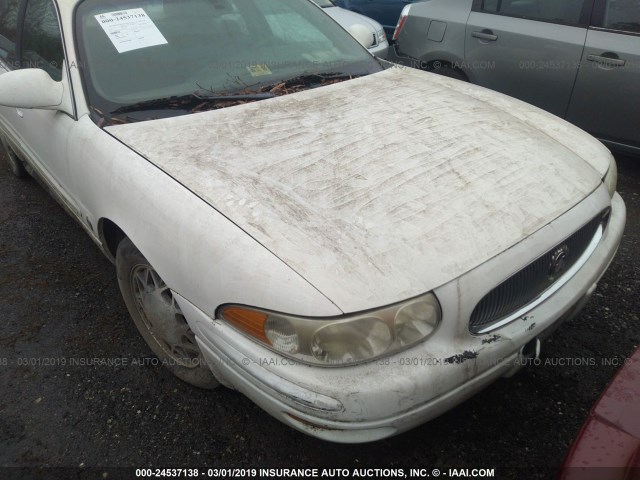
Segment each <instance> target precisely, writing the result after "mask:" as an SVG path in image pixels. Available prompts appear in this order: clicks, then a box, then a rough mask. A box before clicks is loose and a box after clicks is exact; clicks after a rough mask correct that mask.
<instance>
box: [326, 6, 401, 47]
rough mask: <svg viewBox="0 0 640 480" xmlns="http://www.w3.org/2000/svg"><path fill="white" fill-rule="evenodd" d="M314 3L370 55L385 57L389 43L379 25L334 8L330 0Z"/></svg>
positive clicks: (361, 16)
mask: <svg viewBox="0 0 640 480" xmlns="http://www.w3.org/2000/svg"><path fill="white" fill-rule="evenodd" d="M314 2H315V3H317V4H318V6H320V7H322V8H323V9H324V11H325V12H327V13H328V14H329V15H330V16H331V18H333V19H334V20H335V21H336V22H338V23H339V24H340V25H342V27H343V28H345V29H346V30H347V31H348V32H349V33H351V34H352V35H353V36H354V37H355V38H356V39H357V40H358V41H359V42H360V43H362V44H363V45H365V46H366V47H367V48H368V49H369V51H370V52H371V53H373V54H374V55H376V56H377V57H380V58H386V57H387V53H388V50H389V42H388V40H387V36H386V34H385V31H384V28H383V27H382V25H381V24H380V23H378V22H376V21H375V20H374V19H373V18H369V17H365V16H364V15H361V14H359V13H356V12H352V11H351V10H347V9H346V8H341V7H336V6H335V5H334V4H333V2H332V1H331V0H314Z"/></svg>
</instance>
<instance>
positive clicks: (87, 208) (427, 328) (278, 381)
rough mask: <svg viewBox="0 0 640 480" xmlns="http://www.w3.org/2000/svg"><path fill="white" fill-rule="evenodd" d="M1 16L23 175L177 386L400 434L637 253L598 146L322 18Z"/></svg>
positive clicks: (499, 364)
mask: <svg viewBox="0 0 640 480" xmlns="http://www.w3.org/2000/svg"><path fill="white" fill-rule="evenodd" d="M0 8H2V9H3V11H2V15H1V17H0V18H1V20H0V30H1V31H0V42H1V45H0V47H1V48H0V56H1V57H2V62H1V67H0V72H1V74H0V105H2V107H0V126H1V130H2V136H3V143H4V146H5V148H6V151H7V153H8V158H9V161H10V163H11V167H12V169H13V171H14V172H15V173H16V174H17V175H25V174H27V173H28V174H31V175H32V176H34V177H36V178H38V179H39V180H40V181H41V182H42V184H43V185H44V186H46V187H47V188H48V189H49V190H50V191H51V193H52V194H53V195H54V196H55V197H56V198H57V199H58V200H59V201H60V203H61V204H62V205H63V206H64V207H65V208H66V209H67V210H68V211H69V213H70V214H71V215H72V216H73V217H74V218H76V219H77V220H78V222H79V223H80V224H81V225H82V226H83V228H84V229H85V230H86V231H87V233H88V234H89V235H90V236H91V238H93V240H94V241H95V242H96V243H97V244H98V245H99V246H100V248H101V249H102V250H103V251H104V253H105V254H106V255H107V256H108V257H109V258H110V259H111V260H113V262H114V263H115V267H116V271H117V277H118V282H119V285H120V289H121V291H122V295H123V298H124V301H125V303H126V305H127V307H128V309H129V312H130V313H131V316H132V318H133V321H134V322H135V324H136V326H137V327H138V329H139V330H140V333H141V334H142V336H143V337H144V339H145V340H146V342H147V343H148V344H149V347H150V348H151V350H152V351H153V352H154V353H155V354H156V355H157V356H158V357H159V358H160V359H162V360H163V363H164V364H166V365H167V367H168V368H169V369H170V370H171V371H172V372H173V373H175V375H176V376H178V377H179V378H181V379H182V380H184V381H187V382H189V383H192V384H194V385H197V386H200V387H207V388H211V387H215V386H217V385H218V384H222V385H225V386H228V387H230V388H235V389H237V390H239V391H240V392H242V393H243V394H245V395H247V396H248V397H249V398H251V399H252V400H253V401H255V402H256V403H257V404H258V405H260V406H261V407H262V408H264V409H265V410H266V411H267V412H269V413H270V414H271V415H273V416H274V417H276V418H278V419H279V420H281V421H283V422H285V423H286V424H288V425H291V426H292V427H294V428H297V429H298V430H301V431H303V432H306V433H308V434H310V435H314V436H316V437H320V438H324V439H328V440H333V441H338V442H364V441H371V440H376V439H381V438H384V437H388V436H391V435H394V434H397V433H399V432H402V431H405V430H407V429H409V428H411V427H414V426H416V425H419V424H421V423H423V422H425V421H427V420H429V419H431V418H433V417H435V416H437V415H439V414H441V413H442V412H444V411H445V410H447V409H450V408H452V407H453V406H454V405H456V404H458V403H460V402H462V401H463V400H465V399H466V398H468V397H470V396H471V395H472V394H474V393H475V392H477V391H478V390H480V389H481V388H483V387H485V386H486V385H488V384H489V383H490V382H492V381H494V380H495V379H497V378H499V377H501V376H505V375H510V374H512V373H513V372H514V371H515V370H517V369H518V368H519V366H521V365H522V364H524V363H526V362H525V361H524V360H527V359H530V358H532V357H535V356H537V355H539V353H540V343H541V339H543V338H544V337H545V336H547V335H549V334H550V332H551V331H552V330H553V329H554V328H555V327H556V326H557V325H558V324H559V323H560V322H561V321H563V320H565V319H567V318H569V317H571V316H573V315H575V314H576V312H578V311H579V310H580V308H581V307H582V306H583V305H584V304H585V302H586V300H587V299H588V298H589V296H590V294H591V293H592V292H593V291H594V289H595V288H596V284H597V282H598V280H599V278H600V277H601V276H602V274H603V273H604V271H605V270H606V268H607V266H608V265H609V263H610V262H611V260H612V258H613V256H614V254H615V251H616V248H617V247H618V244H619V242H620V239H621V237H622V232H623V229H624V223H625V207H624V203H623V201H622V199H621V198H620V196H619V195H618V194H617V193H616V165H615V163H614V160H613V158H612V156H611V154H610V153H609V151H608V150H607V149H606V148H605V147H603V146H602V145H601V144H600V143H599V142H598V141H596V140H594V139H593V138H592V137H590V136H589V135H587V134H586V133H584V132H583V131H581V130H579V129H578V128H576V127H573V126H572V125H570V124H568V123H566V122H564V121H562V120H560V119H558V118H556V117H554V116H552V115H551V114H548V113H545V112H544V111H542V110H539V109H537V108H535V107H532V106H530V105H527V104H525V103H523V102H520V101H517V100H514V99H512V98H509V97H507V96H504V95H501V94H498V93H495V92H491V91H489V90H486V89H483V88H480V87H477V86H474V85H469V84H466V83H463V82H459V81H456V80H452V79H448V78H444V77H440V76H437V75H433V74H430V73H427V72H422V71H417V70H412V69H403V68H399V67H391V66H390V64H386V63H384V62H383V61H381V60H379V59H376V58H375V57H373V56H372V55H371V54H370V53H369V52H368V51H367V50H366V49H365V48H364V47H362V46H361V45H360V44H359V43H357V42H356V41H355V40H354V38H353V37H351V36H350V35H349V34H348V33H347V32H346V31H345V30H343V29H342V28H341V27H339V26H338V25H337V24H336V23H335V22H334V21H333V20H332V19H331V18H330V17H329V16H328V15H326V14H325V13H324V12H323V11H322V9H321V8H319V7H318V6H317V5H315V4H314V3H312V2H311V1H307V0H304V1H301V0H279V1H277V2H275V1H272V0H20V1H19V0H2V1H0ZM292 32H298V33H292ZM302 32H304V34H303V33H302ZM87 321H90V319H87Z"/></svg>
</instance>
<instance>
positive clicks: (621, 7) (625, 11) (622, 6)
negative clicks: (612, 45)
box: [603, 0, 640, 32]
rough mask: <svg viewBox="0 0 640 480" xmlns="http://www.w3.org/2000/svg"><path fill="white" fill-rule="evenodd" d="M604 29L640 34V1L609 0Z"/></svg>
mask: <svg viewBox="0 0 640 480" xmlns="http://www.w3.org/2000/svg"><path fill="white" fill-rule="evenodd" d="M603 27H604V28H610V29H611V30H621V31H625V32H640V0H607V6H606V9H605V14H604V22H603Z"/></svg>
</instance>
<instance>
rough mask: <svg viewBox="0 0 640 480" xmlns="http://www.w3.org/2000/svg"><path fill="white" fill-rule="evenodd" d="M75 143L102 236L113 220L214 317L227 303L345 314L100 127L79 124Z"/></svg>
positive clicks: (76, 184)
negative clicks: (103, 227) (103, 224)
mask: <svg viewBox="0 0 640 480" xmlns="http://www.w3.org/2000/svg"><path fill="white" fill-rule="evenodd" d="M79 122H81V123H82V126H83V128H81V129H79V131H80V132H81V134H80V135H77V136H76V137H74V138H72V139H71V140H70V145H69V149H70V152H71V154H70V171H71V175H72V184H73V188H74V190H75V191H76V192H77V194H78V197H79V198H80V199H81V200H82V203H83V205H84V208H85V209H86V211H87V212H88V214H87V218H86V220H87V222H89V223H90V224H91V228H92V230H93V231H95V232H96V233H97V232H98V230H99V229H98V224H99V222H100V221H101V220H104V219H109V220H111V221H112V222H114V223H115V224H116V225H118V226H119V227H120V229H121V230H123V232H124V233H125V234H126V235H127V236H128V237H129V238H130V239H131V240H132V241H133V243H134V244H135V245H136V246H137V247H138V249H139V250H140V251H141V252H142V253H143V255H145V257H146V258H147V260H149V262H150V263H151V264H152V265H153V266H154V268H155V269H156V270H157V271H158V273H159V274H160V276H162V277H163V279H164V280H165V281H166V283H167V285H169V287H171V288H172V289H173V290H175V291H176V292H178V293H179V294H180V295H182V296H183V297H184V298H186V299H188V300H189V301H190V302H192V303H193V304H194V305H196V306H197V307H198V308H200V309H201V310H202V311H204V312H206V313H207V314H209V315H212V316H213V314H214V311H215V309H216V308H217V307H218V306H219V305H220V304H223V303H241V304H248V305H255V306H259V307H262V308H267V309H271V310H276V311H285V312H288V313H294V314H298V315H323V316H331V315H338V314H340V313H341V312H340V311H339V310H338V309H337V307H335V305H333V304H332V303H331V302H329V301H328V300H327V299H326V298H325V297H324V296H322V295H321V294H320V293H319V292H318V291H317V290H316V289H315V288H314V287H313V286H311V285H310V284H309V283H308V282H306V281H305V280H304V279H303V278H301V277H300V276H299V275H297V274H296V273H295V272H293V271H292V270H291V269H290V268H289V267H288V266H287V265H285V264H284V263H283V262H282V261H280V260H279V259H277V258H276V257H275V256H274V255H273V254H271V253H270V252H269V251H268V250H266V249H265V248H264V247H263V246H262V245H260V244H259V243H257V242H256V241H255V240H253V239H252V238H251V237H250V236H249V235H247V234H246V233H245V232H244V231H243V230H241V229H240V228H238V227H237V226H236V225H235V224H233V223H232V221H230V220H229V219H227V218H226V217H224V216H222V215H221V214H219V213H218V212H217V211H216V210H214V209H213V208H212V207H210V206H209V205H208V204H206V203H205V202H204V201H202V200H201V199H200V198H198V197H197V196H196V195H195V194H193V193H192V192H191V191H189V190H188V188H187V187H185V186H183V185H181V184H179V183H178V182H176V181H175V180H174V179H173V178H171V177H170V176H169V175H167V174H166V173H164V172H163V171H161V170H160V169H158V168H157V167H156V166H154V165H152V164H151V163H149V162H148V161H147V160H146V159H144V158H142V157H141V156H139V155H138V154H136V153H135V152H133V151H132V150H131V149H129V148H128V147H127V146H125V145H124V144H122V143H121V142H119V141H118V140H116V139H114V138H113V137H111V136H110V135H109V134H108V133H107V132H105V131H104V130H102V129H100V128H98V127H97V126H96V125H95V124H94V123H93V122H92V121H91V120H90V119H89V118H88V117H86V116H85V117H83V118H81V119H80V120H79Z"/></svg>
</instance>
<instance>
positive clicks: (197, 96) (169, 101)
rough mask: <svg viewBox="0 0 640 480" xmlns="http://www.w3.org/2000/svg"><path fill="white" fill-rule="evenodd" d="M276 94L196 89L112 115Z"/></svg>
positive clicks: (136, 105)
mask: <svg viewBox="0 0 640 480" xmlns="http://www.w3.org/2000/svg"><path fill="white" fill-rule="evenodd" d="M275 96H276V95H275V94H274V93H270V92H260V93H242V94H229V95H224V94H223V95H220V94H216V93H210V92H207V91H205V90H196V91H195V92H193V93H192V94H190V95H182V96H173V97H164V98H154V99H153V100H143V101H142V102H137V103H132V104H130V105H124V106H122V107H119V108H117V109H116V110H113V111H112V112H111V115H120V114H123V113H131V112H139V111H144V110H192V109H193V108H195V107H197V106H198V105H200V104H201V103H202V102H218V101H232V102H233V101H250V100H266V99H268V98H273V97H275Z"/></svg>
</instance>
